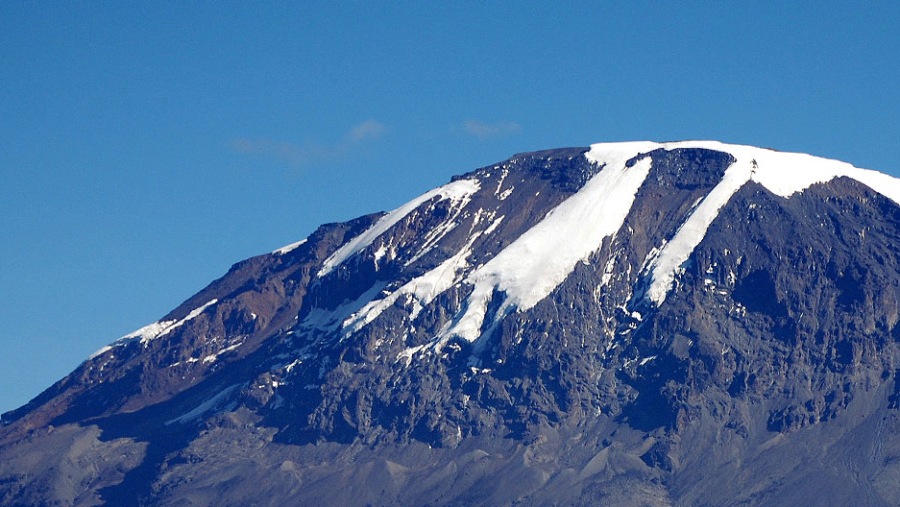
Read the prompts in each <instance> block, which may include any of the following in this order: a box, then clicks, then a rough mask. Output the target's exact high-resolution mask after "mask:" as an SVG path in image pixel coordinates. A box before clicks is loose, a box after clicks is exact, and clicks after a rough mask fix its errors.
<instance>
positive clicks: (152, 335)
mask: <svg viewBox="0 0 900 507" xmlns="http://www.w3.org/2000/svg"><path fill="white" fill-rule="evenodd" d="M218 302H219V300H218V299H213V300H211V301H209V302H207V303H206V304H204V305H203V306H200V307H198V308H195V309H193V310H191V312H190V313H189V314H187V316H186V317H185V318H183V319H181V320H177V321H176V320H161V321H157V322H154V323H153V324H150V325H147V326H144V327H142V328H140V329H138V330H137V331H134V332H132V333H129V334H127V335H125V336H123V337H121V338H119V339H118V340H116V341H115V342H113V343H112V344H110V345H107V346H106V347H103V348H102V349H100V350H98V351H97V352H94V353H93V354H91V356H90V359H93V358H95V357H97V356H99V355H100V354H103V353H104V352H106V351H108V350H110V349H112V348H113V347H118V346H120V345H124V344H126V343H128V342H131V341H133V340H140V341H141V344H144V345H146V344H147V342H149V341H150V340H155V339H156V338H160V337H162V336H165V335H167V334H169V333H171V332H172V331H174V330H176V329H178V328H179V327H181V326H183V325H184V323H185V322H188V321H189V320H191V319H194V318H196V317H197V316H198V315H200V314H201V313H203V311H204V310H206V309H207V308H209V307H210V306H212V305H214V304H216V303H218Z"/></svg>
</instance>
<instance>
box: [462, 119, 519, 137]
mask: <svg viewBox="0 0 900 507" xmlns="http://www.w3.org/2000/svg"><path fill="white" fill-rule="evenodd" d="M463 128H464V129H465V130H466V132H468V133H469V134H471V135H473V136H475V137H477V138H478V139H481V140H485V139H489V138H491V137H502V136H510V135H514V134H518V133H519V132H521V131H522V126H521V125H519V124H518V123H516V122H514V121H501V122H496V123H484V122H480V121H478V120H466V122H465V123H463Z"/></svg>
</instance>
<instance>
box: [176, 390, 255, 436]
mask: <svg viewBox="0 0 900 507" xmlns="http://www.w3.org/2000/svg"><path fill="white" fill-rule="evenodd" d="M239 387H240V384H235V385H233V386H231V387H226V388H225V389H223V390H221V391H220V392H219V393H218V394H216V395H215V396H213V397H212V398H210V399H208V400H206V401H204V402H203V403H201V404H199V405H197V406H196V407H195V408H194V409H193V410H191V411H190V412H187V413H185V414H184V415H182V416H181V417H177V418H175V419H172V420H170V421H166V422H165V424H166V426H169V425H172V424H175V423H179V424H185V423H188V422H191V421H194V420H197V419H199V418H200V417H202V416H203V415H204V414H206V413H207V412H211V411H213V410H215V409H218V408H219V405H220V404H221V402H222V401H223V400H225V399H226V398H228V397H229V396H231V393H233V392H234V391H235V389H237V388H239ZM225 410H230V409H229V408H225Z"/></svg>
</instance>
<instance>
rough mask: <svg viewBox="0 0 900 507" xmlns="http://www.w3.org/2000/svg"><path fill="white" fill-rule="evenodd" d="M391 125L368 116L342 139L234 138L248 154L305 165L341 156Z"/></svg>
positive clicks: (235, 145) (234, 146)
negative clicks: (323, 142) (296, 140)
mask: <svg viewBox="0 0 900 507" xmlns="http://www.w3.org/2000/svg"><path fill="white" fill-rule="evenodd" d="M387 132H388V127H387V126H386V125H385V124H383V123H381V122H379V121H377V120H373V119H370V120H366V121H364V122H362V123H359V124H357V125H354V126H353V127H352V128H350V130H348V131H347V132H346V133H345V134H344V135H343V136H342V137H341V139H340V140H339V141H337V142H334V143H330V144H322V143H314V142H311V141H306V142H303V143H294V142H290V141H281V140H275V139H267V138H256V139H250V138H238V139H234V140H232V142H231V148H232V149H233V150H234V151H236V152H238V153H242V154H245V155H252V156H257V157H264V158H269V159H274V160H276V161H278V162H280V163H282V164H286V165H289V166H293V167H302V166H306V165H309V164H312V163H316V162H324V161H328V160H334V159H340V158H343V157H346V156H348V155H350V154H352V152H353V151H354V150H355V149H356V148H358V147H360V146H361V145H363V144H364V143H366V142H369V141H375V140H378V139H380V138H382V137H384V136H385V135H386V134H387Z"/></svg>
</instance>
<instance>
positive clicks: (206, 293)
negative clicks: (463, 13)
mask: <svg viewBox="0 0 900 507" xmlns="http://www.w3.org/2000/svg"><path fill="white" fill-rule="evenodd" d="M588 150H589V149H588V148H571V149H565V150H550V151H545V152H536V153H526V154H521V155H516V156H514V157H513V158H511V159H510V160H508V161H505V162H502V163H500V164H497V165H494V166H490V167H485V168H482V169H479V170H477V171H474V172H472V173H468V174H465V175H462V176H459V177H456V178H454V180H453V182H452V183H451V184H449V185H448V186H447V187H442V188H443V189H444V190H442V191H440V192H436V193H431V194H427V195H425V196H423V197H422V198H421V199H420V200H418V201H413V202H412V204H411V205H410V206H409V207H408V208H400V209H398V210H397V211H395V212H392V213H390V214H376V215H370V216H366V217H361V218H359V219H356V220H354V221H351V222H348V223H344V224H329V225H324V226H322V227H320V228H319V229H318V230H317V231H315V232H314V233H313V234H312V235H311V236H310V237H309V238H307V240H306V242H305V243H303V244H301V245H298V246H296V247H294V248H291V249H288V248H286V249H283V250H282V251H278V252H274V253H272V254H267V255H262V256H258V257H254V258H252V259H248V260H246V261H243V262H241V263H238V264H236V265H235V266H234V267H232V269H231V270H230V271H229V272H228V273H227V274H226V275H225V276H224V277H222V278H221V279H219V280H217V281H215V282H213V283H212V284H210V286H209V287H207V288H206V289H204V290H203V291H201V292H200V293H198V294H197V295H196V296H194V297H192V298H190V299H189V300H188V301H186V302H185V303H184V304H183V305H181V306H180V307H179V308H177V309H175V310H174V311H172V312H171V313H170V314H169V315H167V316H165V317H163V318H162V319H160V322H159V323H157V325H156V326H155V327H152V328H145V329H144V330H142V331H141V332H140V333H138V334H136V335H134V336H132V337H130V338H126V339H123V340H121V341H120V342H117V343H115V344H113V346H111V347H110V348H108V349H107V350H104V351H101V352H100V353H98V354H96V355H95V356H94V357H92V358H90V359H88V360H87V361H85V362H84V363H83V364H82V365H81V366H80V367H79V368H78V369H76V371H74V372H73V373H72V374H70V375H69V376H68V377H66V378H64V379H63V380H61V381H60V382H58V383H57V384H56V385H54V386H52V387H51V388H50V389H48V390H47V391H46V392H44V393H43V394H41V395H40V396H39V397H37V398H36V399H35V400H33V401H32V402H30V403H29V404H27V405H25V406H24V407H22V408H20V409H18V410H15V411H12V412H10V413H7V414H4V415H3V427H2V428H0V504H3V505H97V504H106V505H209V504H216V505H269V504H271V505H286V504H287V505H293V504H308V505H313V504H321V505H369V504H371V505H468V504H484V505H606V504H613V505H673V504H676V505H773V504H775V505H781V504H794V503H797V502H801V501H802V502H803V503H828V504H854V505H895V504H896V499H897V498H900V466H898V463H900V438H898V437H897V436H896V435H898V434H900V433H898V430H900V417H898V416H900V411H898V407H900V401H898V400H900V346H898V344H900V329H898V326H897V323H898V320H900V310H898V307H900V252H898V250H897V249H896V247H895V245H897V244H898V239H900V206H898V204H897V203H896V202H895V201H893V200H891V198H889V197H886V196H885V195H883V194H882V193H879V192H884V189H881V188H879V189H872V188H870V187H868V186H866V185H864V184H862V183H860V181H858V180H857V179H853V178H851V177H837V178H820V179H818V180H817V182H815V183H814V184H811V185H809V186H805V187H803V188H802V189H801V190H802V191H799V192H796V193H793V194H792V195H790V196H789V197H785V196H783V195H780V194H779V193H778V192H775V191H772V190H770V189H769V187H768V186H767V185H769V184H770V183H767V181H768V180H765V178H764V177H759V178H756V177H755V176H754V175H755V174H756V173H755V172H753V171H756V170H757V169H758V170H759V171H763V170H765V167H764V163H762V162H761V163H760V164H759V166H757V160H756V159H753V160H752V166H753V169H752V171H751V170H750V169H748V171H749V172H748V173H747V174H748V175H750V176H749V177H748V178H747V181H746V182H744V183H742V184H741V185H739V186H737V187H735V188H736V190H734V192H733V195H731V196H730V197H729V198H728V199H726V200H725V201H723V205H722V206H721V208H720V209H717V210H716V211H715V216H714V217H713V218H711V220H710V222H709V223H708V224H707V226H706V229H705V232H704V233H703V234H701V236H700V237H698V238H697V241H698V242H697V244H696V245H694V246H692V247H691V248H689V250H688V251H686V255H687V257H686V260H684V261H683V262H681V263H679V264H678V266H677V270H676V271H675V274H674V278H673V281H672V284H671V285H672V286H671V288H669V289H668V291H667V292H666V295H665V298H664V299H662V300H658V299H655V296H654V294H658V292H654V290H656V289H658V283H659V282H658V279H659V275H660V273H661V271H660V269H661V268H659V267H658V264H655V263H657V262H658V260H659V259H660V258H661V257H662V256H665V255H666V252H667V250H666V249H667V248H677V245H680V244H682V243H680V241H681V240H680V239H679V238H683V234H684V231H686V230H687V231H688V232H690V231H689V230H690V229H691V227H694V226H693V225H691V224H693V223H694V222H689V220H690V218H691V217H693V216H694V215H695V214H699V213H702V211H699V210H702V209H705V208H703V203H704V202H705V199H711V197H710V196H711V195H713V193H714V191H716V192H717V191H719V190H720V189H721V185H722V184H723V182H724V181H727V180H728V178H729V177H731V176H729V174H732V173H730V172H729V171H733V170H734V168H735V167H738V166H739V164H740V163H741V160H739V159H740V157H741V156H742V155H741V154H740V153H738V152H735V153H738V154H737V155H735V154H734V153H730V152H729V151H728V150H716V149H711V148H709V147H704V146H693V145H689V144H679V145H652V146H648V147H647V148H646V149H644V148H641V149H636V151H635V152H634V153H633V154H631V155H629V156H628V157H626V160H624V161H623V164H624V165H623V166H622V167H619V168H617V167H614V165H615V164H616V163H617V162H616V161H615V160H617V159H615V160H614V159H613V158H610V159H609V161H607V162H604V161H597V160H595V159H593V158H591V157H589V156H586V155H585V154H586V153H588ZM646 167H649V169H646V170H647V173H646V177H644V178H643V180H642V182H641V184H640V186H639V188H638V189H637V192H636V194H635V197H634V201H633V203H631V204H630V205H629V207H628V209H627V214H626V215H625V218H624V220H623V221H622V223H621V226H620V227H619V228H618V232H616V233H615V234H612V235H608V236H606V237H605V238H604V239H603V240H602V242H601V244H598V245H596V246H595V247H594V248H593V249H592V250H591V251H590V252H589V253H587V254H586V255H585V256H584V257H583V258H582V259H581V260H579V261H578V262H576V263H575V265H574V266H569V267H568V268H570V270H569V271H567V272H566V273H565V274H564V276H562V277H561V281H560V282H559V283H557V284H555V285H553V286H552V287H546V288H545V287H544V285H540V284H535V287H534V290H542V291H545V292H544V293H545V294H546V295H545V296H543V297H541V298H539V300H538V301H537V302H536V303H535V304H533V305H531V306H528V305H526V304H522V306H521V307H516V308H512V309H508V308H506V307H505V306H504V304H505V302H506V301H510V300H516V299H515V297H516V294H515V291H516V290H519V289H518V288H517V287H519V286H520V285H521V284H520V285H515V284H507V285H503V283H501V282H498V283H497V285H496V286H495V287H494V290H493V293H492V294H490V295H489V296H488V297H487V300H486V301H484V309H483V314H484V321H483V323H482V324H481V327H480V331H479V334H478V336H477V337H475V338H474V339H473V340H471V341H470V338H469V337H467V336H466V335H465V334H463V333H458V334H454V333H453V332H452V331H453V330H454V329H456V328H455V327H454V326H457V325H459V324H460V322H462V321H463V320H464V319H465V318H467V316H469V315H470V314H471V313H472V312H478V311H482V310H479V309H478V308H479V307H478V305H479V304H480V303H481V300H480V299H477V298H476V297H475V295H476V292H477V291H476V288H475V286H476V285H477V283H480V282H479V280H480V279H479V278H478V269H479V268H480V267H482V266H484V265H485V264H486V263H488V262H490V261H491V260H492V259H495V258H497V255H498V254H499V253H500V252H503V251H504V250H505V249H507V248H508V247H510V245H513V244H514V243H516V242H517V241H519V240H520V238H522V237H524V236H525V235H527V234H529V231H532V230H534V228H535V226H536V225H537V224H538V223H540V222H541V221H542V220H545V219H547V217H548V216H549V215H552V214H553V213H562V212H561V211H560V209H561V208H559V206H560V205H561V204H562V203H563V202H566V201H567V200H568V199H570V198H572V197H573V196H574V195H577V194H579V192H583V191H585V190H584V189H586V188H587V185H589V182H591V181H593V178H596V177H599V175H601V173H602V172H604V171H613V170H619V169H621V170H622V171H623V174H627V173H628V171H639V170H643V169H642V168H646ZM749 167H750V166H748V168H749ZM784 169H785V170H790V169H791V168H790V167H785V168H784ZM886 195H891V194H889V193H888V194H886ZM607 197H608V196H606V195H603V196H601V197H600V198H604V199H605V198H607ZM573 219H578V217H577V216H575V218H573ZM592 226H595V225H594V224H593V223H591V222H585V223H583V225H582V227H583V228H584V229H585V230H587V229H588V228H590V227H592ZM372 231H375V232H377V234H376V233H374V232H372ZM367 235H368V236H367ZM360 238H363V239H365V238H368V240H367V241H362V240H361V239H360ZM570 243H576V242H575V241H571V242H570V241H567V240H566V241H562V242H561V243H560V245H559V249H560V250H564V249H566V248H571V245H570ZM672 245H675V246H672ZM349 246H354V248H355V249H351V250H348V248H349ZM335 259H337V260H338V261H335ZM551 261H552V259H548V261H547V269H552V267H553V266H554V264H553V262H551ZM568 268H567V269H568ZM501 275H502V273H501ZM497 276H500V275H497ZM535 279H536V280H537V279H538V278H535ZM525 285H527V284H525ZM544 293H542V294H544ZM516 301H521V299H520V300H516Z"/></svg>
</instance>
